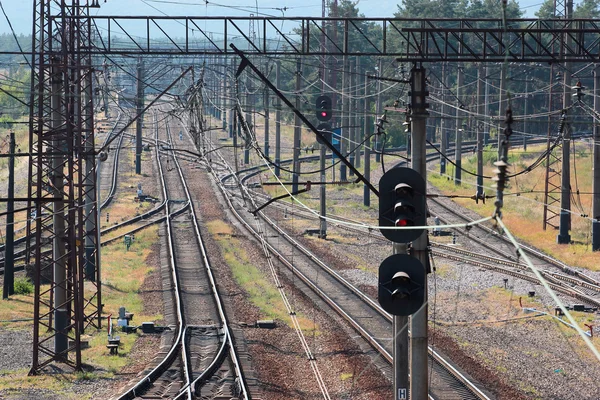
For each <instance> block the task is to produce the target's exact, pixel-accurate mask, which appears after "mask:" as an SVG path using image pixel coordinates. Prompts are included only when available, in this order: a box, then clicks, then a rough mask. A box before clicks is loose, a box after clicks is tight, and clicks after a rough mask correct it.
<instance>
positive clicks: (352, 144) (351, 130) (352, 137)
mask: <svg viewBox="0 0 600 400" xmlns="http://www.w3.org/2000/svg"><path fill="white" fill-rule="evenodd" d="M356 59H357V60H358V57H357V58H356ZM348 67H349V68H350V71H349V72H350V87H349V88H348V91H347V92H346V96H347V99H348V136H347V137H348V147H347V150H348V152H349V153H350V156H349V157H348V161H350V164H352V165H353V166H355V165H356V123H355V122H356V110H357V108H358V107H356V99H355V98H354V97H355V96H354V88H355V87H356V68H354V65H353V63H351V62H350V60H348ZM342 154H344V152H342ZM348 175H350V176H354V171H352V170H350V172H349V174H348Z"/></svg>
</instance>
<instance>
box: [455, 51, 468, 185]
mask: <svg viewBox="0 0 600 400" xmlns="http://www.w3.org/2000/svg"><path fill="white" fill-rule="evenodd" d="M461 47H462V46H461ZM463 76H464V75H463V69H462V67H460V66H459V67H458V73H457V77H456V97H457V100H458V107H457V108H456V143H454V147H455V149H454V163H455V164H456V167H455V168H454V184H455V185H460V183H461V178H462V173H461V172H462V171H461V167H462V139H463V135H464V133H465V129H464V128H465V126H466V125H465V124H462V118H463V112H462V111H461V109H462V107H463V98H462V96H461V94H462V92H463V79H464V78H463Z"/></svg>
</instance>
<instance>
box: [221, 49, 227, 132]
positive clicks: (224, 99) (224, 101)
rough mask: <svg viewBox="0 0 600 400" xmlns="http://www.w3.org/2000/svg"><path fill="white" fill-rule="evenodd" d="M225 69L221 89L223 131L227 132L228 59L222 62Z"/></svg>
mask: <svg viewBox="0 0 600 400" xmlns="http://www.w3.org/2000/svg"><path fill="white" fill-rule="evenodd" d="M222 64H223V65H222V68H223V78H222V79H221V84H222V85H223V87H222V89H221V95H222V100H221V108H222V109H223V113H222V114H223V126H222V129H223V130H224V131H227V58H226V57H223V61H222Z"/></svg>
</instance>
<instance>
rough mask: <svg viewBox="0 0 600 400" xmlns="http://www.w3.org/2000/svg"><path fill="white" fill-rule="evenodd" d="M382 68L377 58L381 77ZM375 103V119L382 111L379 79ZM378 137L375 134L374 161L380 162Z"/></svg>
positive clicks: (378, 72)
mask: <svg viewBox="0 0 600 400" xmlns="http://www.w3.org/2000/svg"><path fill="white" fill-rule="evenodd" d="M382 68H383V63H382V59H381V58H380V59H379V60H377V76H378V77H381V76H382V71H381V69H382ZM376 101H377V104H376V105H375V120H377V118H379V117H381V114H382V113H383V103H382V101H381V80H379V79H378V80H377V100H376ZM379 140H380V138H379V135H375V162H380V161H381V153H380V150H381V143H380V142H379Z"/></svg>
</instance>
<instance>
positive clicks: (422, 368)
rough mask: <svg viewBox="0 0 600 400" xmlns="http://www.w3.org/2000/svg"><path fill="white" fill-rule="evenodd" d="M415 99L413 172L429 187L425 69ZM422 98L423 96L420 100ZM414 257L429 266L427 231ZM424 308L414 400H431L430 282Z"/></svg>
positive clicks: (416, 74) (416, 335)
mask: <svg viewBox="0 0 600 400" xmlns="http://www.w3.org/2000/svg"><path fill="white" fill-rule="evenodd" d="M411 78H412V80H413V88H414V89H413V91H414V94H413V98H415V97H418V98H419V99H420V101H419V102H417V103H415V102H413V105H412V112H413V114H412V120H411V124H412V126H411V133H412V159H411V160H412V168H413V169H414V170H415V171H417V172H418V173H420V174H421V176H422V177H423V179H424V180H425V184H426V185H427V165H426V157H425V152H426V141H425V135H426V132H427V130H426V125H427V116H428V115H429V113H428V112H427V108H425V100H426V99H427V98H426V97H425V91H426V90H427V89H426V83H425V68H416V67H415V68H413V69H412V71H411ZM419 94H421V95H420V96H419ZM413 255H414V256H415V257H417V258H418V259H419V261H421V263H422V264H423V266H424V268H426V266H427V231H425V232H423V234H422V235H421V236H420V237H419V238H418V239H417V240H415V241H414V242H413ZM424 292H425V294H424V303H423V307H421V309H420V310H419V311H417V312H416V313H414V314H413V315H412V316H411V318H410V338H411V339H410V367H411V373H410V399H411V400H427V399H428V391H429V373H428V351H427V350H428V349H427V319H428V306H427V279H425V288H424Z"/></svg>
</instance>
